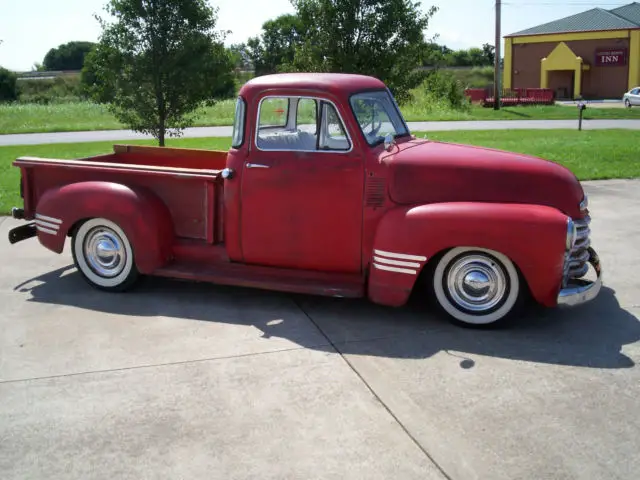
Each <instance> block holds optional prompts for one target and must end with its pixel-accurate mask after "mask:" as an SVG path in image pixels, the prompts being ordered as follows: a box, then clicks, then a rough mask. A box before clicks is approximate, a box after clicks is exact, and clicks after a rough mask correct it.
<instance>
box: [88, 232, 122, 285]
mask: <svg viewBox="0 0 640 480" xmlns="http://www.w3.org/2000/svg"><path fill="white" fill-rule="evenodd" d="M84 256H85V258H86V259H87V263H88V264H89V266H90V267H91V269H92V270H93V271H94V272H96V273H97V274H98V275H100V276H102V277H115V276H116V275H118V274H120V273H121V272H122V270H123V269H124V267H125V263H126V262H125V260H126V252H125V249H124V245H123V242H122V239H121V238H120V237H119V236H118V234H117V233H115V232H114V231H113V230H111V229H110V228H105V227H98V228H95V229H93V230H91V231H90V232H89V233H88V234H87V237H86V239H85V242H84Z"/></svg>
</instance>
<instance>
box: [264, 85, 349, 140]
mask: <svg viewBox="0 0 640 480" xmlns="http://www.w3.org/2000/svg"><path fill="white" fill-rule="evenodd" d="M256 143H257V146H258V148H259V149H261V150H279V151H305V152H313V151H318V150H321V151H322V150H324V151H326V150H339V151H340V150H349V148H350V147H351V144H350V142H349V140H348V138H347V135H346V133H345V129H344V126H343V125H342V122H341V121H340V118H339V116H338V114H337V113H336V110H335V108H334V107H333V105H331V104H330V103H327V102H325V101H322V100H319V99H314V98H307V97H282V98H280V97H266V98H264V99H263V100H262V101H261V102H260V108H259V113H258V135H257V138H256Z"/></svg>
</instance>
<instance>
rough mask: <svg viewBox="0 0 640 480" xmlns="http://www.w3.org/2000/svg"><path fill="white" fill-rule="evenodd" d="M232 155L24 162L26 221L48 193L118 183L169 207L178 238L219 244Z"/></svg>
mask: <svg viewBox="0 0 640 480" xmlns="http://www.w3.org/2000/svg"><path fill="white" fill-rule="evenodd" d="M226 157H227V152H223V151H215V150H197V149H181V148H167V147H162V148H160V147H147V146H132V145H115V146H114V151H113V153H108V154H104V155H96V156H92V157H87V158H80V159H72V160H63V159H51V158H38V157H20V158H18V159H17V160H15V162H14V165H15V166H17V167H20V169H21V171H22V180H21V181H22V189H23V196H24V210H25V217H26V218H27V219H32V218H33V217H34V216H35V210H36V207H37V204H38V200H39V199H40V198H41V197H42V195H43V194H44V193H45V192H46V191H47V190H49V189H51V188H55V187H58V186H63V185H68V184H70V183H75V182H82V181H105V182H115V183H120V184H123V185H126V186H128V187H133V188H135V187H140V188H146V189H149V190H151V191H153V192H154V193H155V194H156V195H157V196H158V197H159V198H160V199H161V200H162V201H163V202H164V203H165V204H166V205H167V207H168V209H169V211H170V213H171V216H172V220H173V224H174V229H175V233H176V236H177V237H178V238H184V239H193V240H202V241H205V242H206V243H216V242H218V241H220V237H221V234H222V233H221V225H222V218H221V215H222V209H221V202H219V201H218V199H221V198H222V197H221V195H222V188H223V184H222V182H219V181H218V178H219V174H220V170H222V169H223V168H224V167H225V164H226Z"/></svg>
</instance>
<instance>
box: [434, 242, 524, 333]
mask: <svg viewBox="0 0 640 480" xmlns="http://www.w3.org/2000/svg"><path fill="white" fill-rule="evenodd" d="M432 282H433V284H432V287H433V293H434V295H435V299H436V301H437V303H438V305H439V307H440V308H441V309H442V310H443V311H444V312H445V313H446V314H447V315H448V316H449V318H450V319H451V321H452V322H453V323H455V324H458V325H460V326H471V327H488V326H497V325H499V324H504V323H505V322H506V321H507V319H508V318H509V317H510V316H511V315H512V314H513V313H514V312H515V311H516V309H517V307H518V306H520V304H521V301H522V298H523V285H522V284H521V282H520V278H519V276H518V271H517V270H516V267H515V265H514V264H513V262H511V260H509V258H507V257H506V256H505V255H503V254H501V253H499V252H496V251H493V250H488V249H484V248H475V247H458V248H453V249H452V250H449V251H448V252H447V253H446V254H444V255H443V256H442V257H441V258H440V260H439V261H438V263H437V265H436V267H435V270H434V273H433V279H432Z"/></svg>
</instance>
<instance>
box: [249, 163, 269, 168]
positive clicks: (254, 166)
mask: <svg viewBox="0 0 640 480" xmlns="http://www.w3.org/2000/svg"><path fill="white" fill-rule="evenodd" d="M247 168H271V167H270V166H269V165H263V164H261V163H247Z"/></svg>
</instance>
